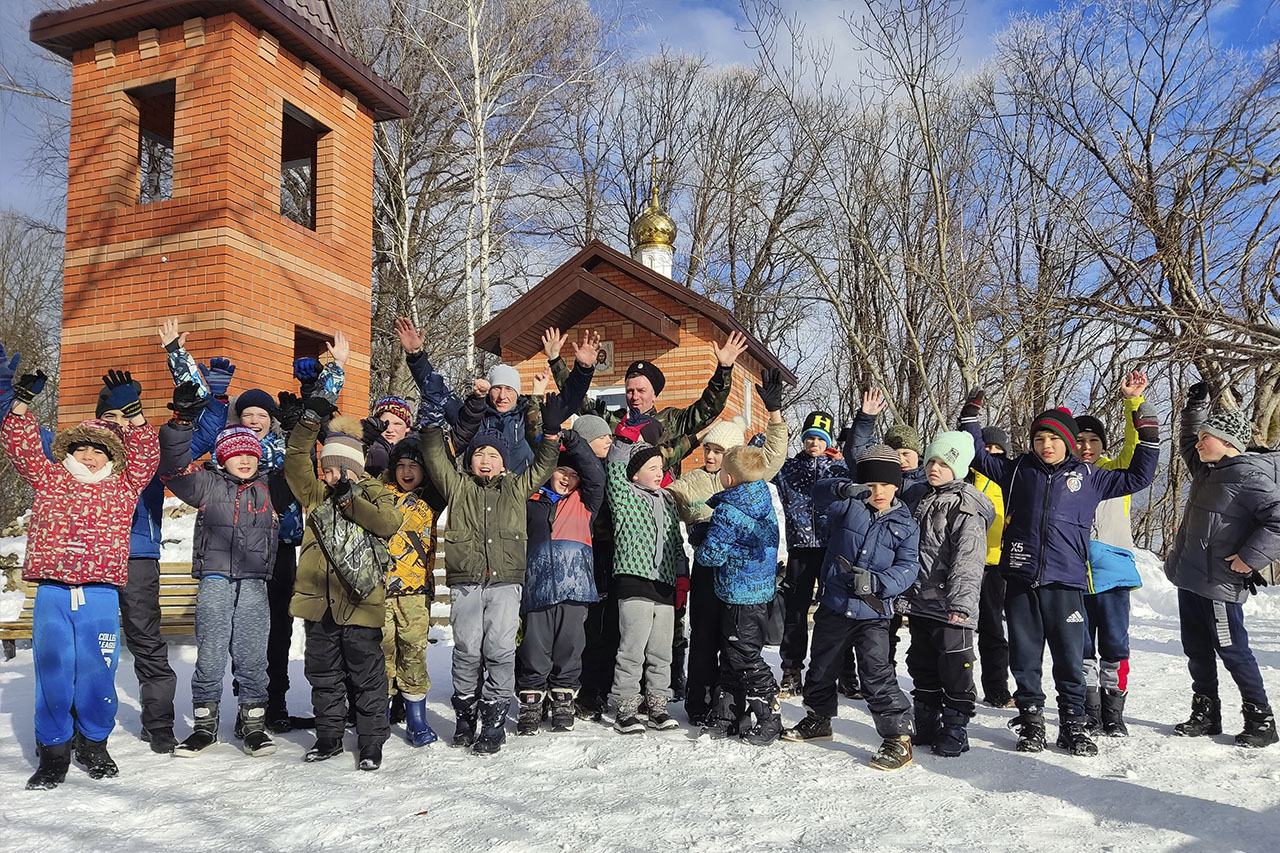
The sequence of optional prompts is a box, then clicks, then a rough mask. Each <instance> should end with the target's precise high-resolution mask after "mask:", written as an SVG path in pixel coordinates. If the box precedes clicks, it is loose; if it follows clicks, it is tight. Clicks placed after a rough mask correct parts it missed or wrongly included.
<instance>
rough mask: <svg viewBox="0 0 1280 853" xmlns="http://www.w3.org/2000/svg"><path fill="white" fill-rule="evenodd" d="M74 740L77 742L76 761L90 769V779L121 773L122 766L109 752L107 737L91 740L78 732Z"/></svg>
mask: <svg viewBox="0 0 1280 853" xmlns="http://www.w3.org/2000/svg"><path fill="white" fill-rule="evenodd" d="M72 741H73V742H74V743H75V753H76V763H78V764H81V765H83V766H84V769H85V770H88V771H89V778H90V779H110V778H112V777H114V776H119V775H120V768H119V767H117V766H116V763H115V761H113V760H112V759H111V756H110V755H108V754H107V739H106V738H103V739H102V740H89V739H88V738H87V737H85V736H84V735H82V734H79V733H77V734H76V736H75V737H74V738H72Z"/></svg>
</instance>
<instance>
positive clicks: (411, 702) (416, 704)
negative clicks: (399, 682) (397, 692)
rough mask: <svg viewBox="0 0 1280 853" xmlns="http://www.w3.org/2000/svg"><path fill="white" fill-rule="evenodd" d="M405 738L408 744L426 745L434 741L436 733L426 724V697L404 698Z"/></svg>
mask: <svg viewBox="0 0 1280 853" xmlns="http://www.w3.org/2000/svg"><path fill="white" fill-rule="evenodd" d="M404 722H405V729H406V733H405V738H404V739H405V740H406V741H408V742H409V746H426V745H427V744H429V743H435V742H436V741H437V740H438V738H437V737H436V733H435V732H433V731H432V730H431V726H430V725H428V724H427V697H426V696H423V697H421V698H416V699H415V698H410V697H408V696H406V697H405V698H404Z"/></svg>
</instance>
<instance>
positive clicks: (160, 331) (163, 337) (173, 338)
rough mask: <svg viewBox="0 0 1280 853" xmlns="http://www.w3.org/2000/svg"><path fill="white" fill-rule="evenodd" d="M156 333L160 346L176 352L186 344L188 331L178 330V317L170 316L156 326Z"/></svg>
mask: <svg viewBox="0 0 1280 853" xmlns="http://www.w3.org/2000/svg"><path fill="white" fill-rule="evenodd" d="M156 334H157V335H159V336H160V346H162V347H164V348H165V349H166V350H168V351H169V352H177V351H178V350H180V349H183V348H184V347H186V345H187V335H189V334H191V333H190V332H179V331H178V318H177V317H170V318H169V319H167V320H165V321H164V322H163V323H161V324H160V325H159V326H158V327H157V328H156Z"/></svg>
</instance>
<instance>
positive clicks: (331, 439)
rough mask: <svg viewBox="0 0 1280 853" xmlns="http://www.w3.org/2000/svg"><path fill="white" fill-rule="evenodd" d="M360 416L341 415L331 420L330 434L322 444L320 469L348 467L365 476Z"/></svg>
mask: <svg viewBox="0 0 1280 853" xmlns="http://www.w3.org/2000/svg"><path fill="white" fill-rule="evenodd" d="M361 433H362V427H361V426H360V420H359V418H356V417H353V416H352V415H339V416H338V417H336V418H334V419H333V420H331V421H329V434H328V436H326V437H325V440H324V444H322V445H320V469H321V470H322V471H323V470H324V469H325V468H339V467H346V468H348V469H350V470H352V471H354V472H356V473H357V474H359V475H360V476H362V477H363V476H364V443H363V442H362V441H361V438H360V436H361Z"/></svg>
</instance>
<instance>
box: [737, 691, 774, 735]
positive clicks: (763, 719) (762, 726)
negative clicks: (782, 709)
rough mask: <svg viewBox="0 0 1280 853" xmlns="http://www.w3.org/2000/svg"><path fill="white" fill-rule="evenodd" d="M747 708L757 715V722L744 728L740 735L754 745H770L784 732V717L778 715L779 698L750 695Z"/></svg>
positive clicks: (753, 714)
mask: <svg viewBox="0 0 1280 853" xmlns="http://www.w3.org/2000/svg"><path fill="white" fill-rule="evenodd" d="M747 708H749V709H750V711H751V715H752V716H753V717H755V723H754V724H753V725H751V726H750V727H749V728H746V729H742V730H741V731H740V732H739V734H738V737H740V738H742V741H743V743H749V744H751V745H752V746H768V745H769V744H771V743H773V742H774V741H775V740H777V739H778V737H779V736H780V735H781V734H782V717H781V716H779V715H778V700H777V698H776V697H773V696H748V697H747Z"/></svg>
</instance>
